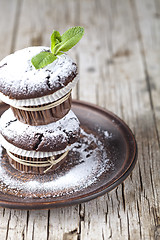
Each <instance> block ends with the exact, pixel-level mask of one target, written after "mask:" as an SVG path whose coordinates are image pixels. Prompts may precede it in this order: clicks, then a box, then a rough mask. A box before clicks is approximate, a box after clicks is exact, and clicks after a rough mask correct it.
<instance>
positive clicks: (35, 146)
mask: <svg viewBox="0 0 160 240" xmlns="http://www.w3.org/2000/svg"><path fill="white" fill-rule="evenodd" d="M79 133H80V127H79V120H78V118H77V117H76V116H75V114H74V113H73V112H72V111H71V110H70V111H69V113H68V114H67V115H66V116H65V117H63V118H62V119H60V120H59V121H57V122H54V123H50V124H47V125H41V126H30V125H27V124H24V123H21V122H20V121H18V120H17V119H16V118H15V117H14V115H13V113H12V110H11V109H9V110H7V111H6V112H5V113H4V114H3V115H2V116H1V119H0V134H1V135H2V136H3V137H4V138H5V140H7V142H9V143H11V144H13V145H14V146H16V147H18V148H21V149H24V150H28V151H40V152H54V151H61V150H64V149H65V148H66V147H67V146H68V145H70V144H73V143H74V142H76V141H77V139H78V138H79ZM2 145H3V143H2Z"/></svg>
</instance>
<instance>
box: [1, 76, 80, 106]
mask: <svg viewBox="0 0 160 240" xmlns="http://www.w3.org/2000/svg"><path fill="white" fill-rule="evenodd" d="M77 82H78V76H76V77H75V78H74V79H73V81H72V82H69V83H68V85H67V86H65V87H63V88H62V89H59V90H58V91H56V92H55V93H52V94H50V95H46V96H43V97H38V98H30V99H22V100H16V99H10V98H9V97H8V96H5V95H4V94H3V93H0V99H1V100H2V101H3V102H5V103H7V104H9V105H10V106H12V107H15V108H17V107H18V106H38V105H43V104H47V103H50V102H55V101H56V100H58V99H59V98H62V97H63V96H64V95H66V94H67V93H68V92H69V91H70V90H71V89H72V88H73V87H74V86H75V85H76V83H77Z"/></svg>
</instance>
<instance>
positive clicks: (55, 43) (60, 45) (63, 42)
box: [31, 27, 84, 69]
mask: <svg viewBox="0 0 160 240" xmlns="http://www.w3.org/2000/svg"><path fill="white" fill-rule="evenodd" d="M83 34H84V28H83V27H72V28H70V29H68V30H67V31H66V32H65V33H63V35H62V36H61V35H60V33H59V32H58V31H53V33H52V35H51V52H48V51H44V52H40V53H39V54H37V55H36V56H34V57H33V58H32V59H31V62H32V64H33V66H34V67H35V68H36V69H40V68H43V67H45V66H47V65H48V64H50V63H52V62H53V61H54V60H56V59H57V55H61V54H63V53H64V52H67V51H68V50H70V49H71V48H72V47H73V46H74V45H76V44H77V43H78V42H79V40H80V39H81V38H82V36H83Z"/></svg>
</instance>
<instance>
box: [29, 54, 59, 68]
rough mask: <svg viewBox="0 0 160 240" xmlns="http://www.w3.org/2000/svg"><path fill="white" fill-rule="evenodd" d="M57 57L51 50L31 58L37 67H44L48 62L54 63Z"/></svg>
mask: <svg viewBox="0 0 160 240" xmlns="http://www.w3.org/2000/svg"><path fill="white" fill-rule="evenodd" d="M56 59H57V57H56V56H55V55H54V54H53V53H50V52H41V53H39V54H37V55H36V56H34V57H33V58H32V60H31V62H32V64H33V65H34V67H35V68H36V69H40V68H43V67H45V66H47V65H48V64H50V63H52V62H53V61H54V60H56Z"/></svg>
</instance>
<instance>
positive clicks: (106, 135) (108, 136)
mask: <svg viewBox="0 0 160 240" xmlns="http://www.w3.org/2000/svg"><path fill="white" fill-rule="evenodd" d="M103 133H104V136H105V137H106V138H111V137H112V133H109V132H108V131H107V130H106V131H104V132H103Z"/></svg>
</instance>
